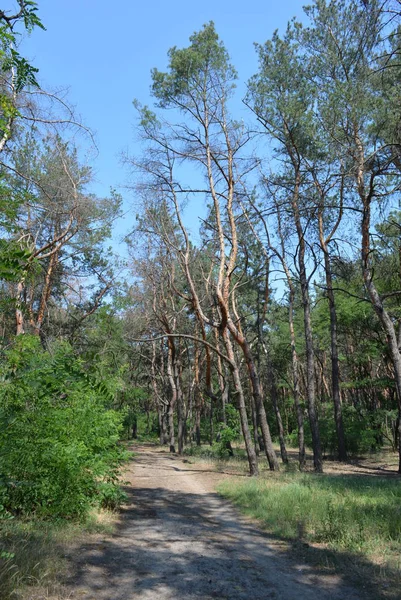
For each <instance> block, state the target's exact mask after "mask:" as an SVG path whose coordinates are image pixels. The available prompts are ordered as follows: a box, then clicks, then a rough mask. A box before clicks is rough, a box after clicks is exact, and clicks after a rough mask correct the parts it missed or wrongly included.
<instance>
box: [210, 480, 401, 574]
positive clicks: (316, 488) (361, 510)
mask: <svg viewBox="0 0 401 600" xmlns="http://www.w3.org/2000/svg"><path fill="white" fill-rule="evenodd" d="M219 492H220V493H221V494H222V495H223V496H224V497H225V498H228V499H230V500H231V501H232V502H233V503H235V504H236V505H238V506H239V507H240V508H241V509H242V510H243V511H244V512H246V513H247V514H249V515H251V516H252V517H256V518H257V519H259V520H260V521H262V523H263V524H264V525H265V527H266V529H267V530H268V531H269V532H271V533H274V534H276V535H278V536H280V537H283V538H286V539H292V540H294V539H302V540H305V541H307V542H310V543H320V544H322V543H323V544H325V545H326V546H327V547H328V548H330V549H331V550H334V551H336V552H338V553H346V554H347V555H349V554H351V555H353V556H355V557H361V556H362V557H364V558H367V559H368V560H369V561H371V562H373V563H374V564H376V565H378V566H379V568H380V571H381V573H382V574H383V570H384V571H385V570H388V572H389V573H390V572H391V574H392V577H394V576H395V577H396V579H397V580H398V583H400V582H401V482H400V481H398V480H397V479H384V478H379V477H376V478H373V477H362V476H348V475H347V476H338V475H314V474H305V473H304V474H301V473H283V474H280V475H275V474H272V475H270V476H268V477H267V478H263V479H262V478H261V479H246V480H241V481H237V480H234V481H233V480H231V481H224V482H223V483H222V484H221V485H220V486H219Z"/></svg>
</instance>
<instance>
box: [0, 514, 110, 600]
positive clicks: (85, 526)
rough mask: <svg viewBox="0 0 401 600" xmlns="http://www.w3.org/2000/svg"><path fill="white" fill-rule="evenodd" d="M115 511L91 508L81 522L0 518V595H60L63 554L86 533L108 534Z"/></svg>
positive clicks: (4, 598) (11, 598) (5, 599)
mask: <svg viewBox="0 0 401 600" xmlns="http://www.w3.org/2000/svg"><path fill="white" fill-rule="evenodd" d="M116 520H117V516H116V513H112V512H110V511H107V510H96V511H95V510H93V511H92V512H90V513H89V515H88V517H87V519H86V520H85V522H82V523H80V522H72V521H65V520H61V519H60V520H58V521H53V522H51V521H41V520H37V519H17V518H15V519H8V520H5V521H2V522H0V598H1V600H16V598H18V600H23V599H24V598H26V599H28V598H29V599H31V598H36V597H38V598H39V597H40V598H47V597H48V596H53V595H55V596H57V597H58V598H62V597H64V596H63V589H62V583H61V580H62V579H63V577H64V576H65V575H67V573H68V560H67V557H66V555H67V554H68V553H69V552H71V551H72V549H73V548H74V546H76V545H77V544H79V543H80V542H82V541H83V540H84V539H86V540H87V536H88V535H89V534H110V533H112V532H113V530H114V528H115V523H116Z"/></svg>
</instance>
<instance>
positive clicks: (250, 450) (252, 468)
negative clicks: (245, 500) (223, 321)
mask: <svg viewBox="0 0 401 600" xmlns="http://www.w3.org/2000/svg"><path fill="white" fill-rule="evenodd" d="M222 337H223V342H224V346H225V348H226V352H227V357H228V358H229V359H230V370H231V374H232V377H233V381H234V388H235V391H236V393H237V397H238V409H239V414H240V420H241V429H242V435H243V436H244V441H245V449H246V455H247V458H248V463H249V473H250V475H253V476H257V475H258V474H259V469H258V458H257V456H256V452H255V448H254V446H253V444H252V438H251V433H250V431H249V424H248V415H247V412H246V405H245V398H244V392H243V389H242V383H241V377H240V374H239V369H238V366H237V363H236V358H235V355H234V351H233V347H232V343H231V340H230V338H229V333H228V331H227V329H224V331H223V332H222Z"/></svg>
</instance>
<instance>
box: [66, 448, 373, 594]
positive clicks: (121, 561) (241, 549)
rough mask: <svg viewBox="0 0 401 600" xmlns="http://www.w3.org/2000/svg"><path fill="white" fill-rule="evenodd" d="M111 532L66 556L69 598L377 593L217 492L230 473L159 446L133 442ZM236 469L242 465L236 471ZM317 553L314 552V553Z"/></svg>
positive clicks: (369, 583)
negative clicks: (263, 527)
mask: <svg viewBox="0 0 401 600" xmlns="http://www.w3.org/2000/svg"><path fill="white" fill-rule="evenodd" d="M133 450H134V451H135V457H134V459H133V461H132V462H131V463H130V465H129V467H128V468H127V471H126V473H125V475H124V478H125V480H126V488H125V489H126V492H127V494H128V503H127V504H126V505H125V506H124V507H123V510H122V513H121V516H120V520H119V523H118V524H117V527H116V530H115V532H114V534H112V535H109V536H105V537H104V536H91V537H90V538H88V542H87V543H86V542H84V543H83V544H81V545H80V546H79V547H75V548H74V550H73V552H72V553H71V555H70V556H69V557H68V558H69V562H70V568H69V572H70V573H71V576H70V578H69V581H67V582H66V587H65V592H66V595H65V596H64V597H66V598H71V599H74V600H77V599H87V600H136V599H142V600H147V599H155V600H178V599H181V598H182V599H188V600H192V599H193V600H195V599H197V600H209V599H212V598H219V599H227V600H228V599H230V600H240V599H241V600H250V599H251V600H262V599H263V600H267V599H269V598H271V599H274V598H275V599H277V600H295V599H296V600H306V599H308V600H315V599H316V600H317V599H319V600H325V599H327V600H329V599H330V600H340V599H343V600H357V599H360V600H362V599H368V598H370V599H373V598H375V599H379V598H381V597H382V596H381V592H380V589H379V588H378V587H376V583H375V582H374V581H373V580H372V581H370V580H369V578H367V579H365V580H364V582H363V583H361V582H360V581H359V584H358V585H356V582H355V580H354V577H353V574H352V572H347V570H345V572H343V573H341V572H340V573H339V572H337V571H336V569H334V568H333V567H332V565H331V564H329V562H328V561H327V560H326V558H325V557H326V554H325V550H324V549H322V548H319V547H313V548H312V547H310V546H309V545H308V544H304V543H303V542H302V541H300V540H298V541H288V540H284V539H281V538H279V537H277V536H273V535H269V534H267V533H265V532H263V531H262V530H261V529H260V528H259V527H258V524H257V522H255V521H252V520H251V519H249V518H247V517H244V516H241V515H240V513H239V512H238V511H237V510H236V509H235V508H234V507H233V506H232V505H231V504H230V503H229V502H227V501H226V500H224V499H222V498H221V497H220V496H219V495H218V494H217V493H216V491H215V489H216V486H217V485H218V484H219V483H221V482H222V480H224V479H226V480H227V479H229V478H230V477H231V474H227V473H226V474H225V473H221V472H216V470H215V469H214V468H213V467H211V466H210V465H209V464H207V463H204V464H202V463H196V464H193V463H192V462H190V461H189V460H188V459H186V458H183V457H179V456H176V455H171V454H169V453H168V452H166V451H164V450H162V449H160V448H159V447H156V446H152V445H139V446H138V445H137V446H135V447H133ZM237 477H238V474H237ZM311 553H312V554H311Z"/></svg>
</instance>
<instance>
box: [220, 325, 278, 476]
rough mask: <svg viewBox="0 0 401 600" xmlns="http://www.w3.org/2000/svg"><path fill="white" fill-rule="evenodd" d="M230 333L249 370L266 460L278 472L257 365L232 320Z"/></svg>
mask: <svg viewBox="0 0 401 600" xmlns="http://www.w3.org/2000/svg"><path fill="white" fill-rule="evenodd" d="M228 325H229V328H230V332H231V333H232V334H233V337H234V339H235V340H236V342H237V343H238V344H239V346H240V348H241V350H242V352H243V354H244V358H245V363H246V366H247V368H248V374H249V380H250V383H251V387H252V395H253V397H254V399H255V405H256V410H257V415H258V420H259V425H260V429H261V431H262V438H263V444H264V447H265V453H266V458H267V461H268V463H269V468H270V470H271V471H278V470H279V468H280V467H279V464H278V460H277V456H276V453H275V451H274V448H273V442H272V439H271V435H270V429H269V424H268V422H267V417H266V411H265V407H264V403H263V395H262V390H261V387H260V381H259V377H258V374H257V372H256V368H255V363H254V360H253V356H252V353H251V349H250V347H249V344H248V342H247V340H246V338H245V337H244V336H243V335H241V333H240V332H239V331H238V329H237V328H236V327H235V326H234V324H233V323H232V321H231V320H229V323H228Z"/></svg>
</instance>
